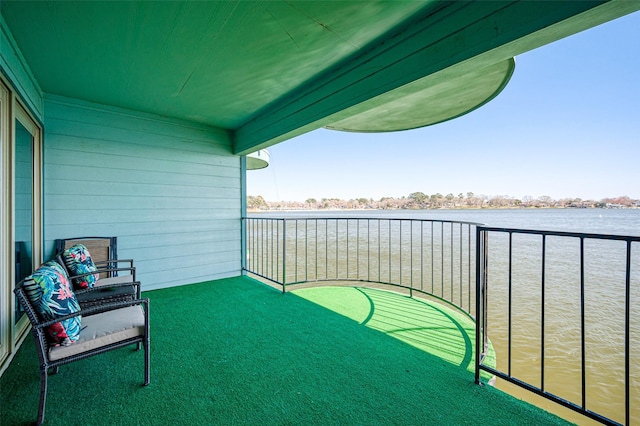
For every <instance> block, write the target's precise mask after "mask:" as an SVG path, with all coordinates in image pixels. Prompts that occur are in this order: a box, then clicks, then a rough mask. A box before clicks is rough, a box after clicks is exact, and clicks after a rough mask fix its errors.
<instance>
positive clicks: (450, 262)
mask: <svg viewBox="0 0 640 426" xmlns="http://www.w3.org/2000/svg"><path fill="white" fill-rule="evenodd" d="M449 232H450V234H451V235H450V237H451V244H450V247H449V250H450V251H451V252H450V256H449V269H450V272H451V279H450V280H449V287H450V290H451V291H450V294H451V295H450V299H449V301H450V302H451V303H453V299H454V298H453V222H451V223H450V231H449Z"/></svg>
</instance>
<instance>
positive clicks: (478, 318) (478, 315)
mask: <svg viewBox="0 0 640 426" xmlns="http://www.w3.org/2000/svg"><path fill="white" fill-rule="evenodd" d="M431 227H432V229H433V222H431ZM432 235H433V233H432ZM482 237H483V233H482V229H481V228H480V227H476V241H477V242H478V243H479V242H480V241H481V238H482ZM481 261H482V251H481V250H476V357H475V367H476V368H475V382H476V384H478V385H479V384H481V383H480V363H481V362H482V354H481V351H480V341H481V325H482V321H483V319H482V314H481V312H482V306H481V305H480V304H481V300H482V298H481V297H480V295H481V294H482V288H483V283H481V279H480V274H481V271H482V270H483V269H484V268H483V269H481V267H480V262H481Z"/></svg>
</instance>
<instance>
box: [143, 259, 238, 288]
mask: <svg viewBox="0 0 640 426" xmlns="http://www.w3.org/2000/svg"><path fill="white" fill-rule="evenodd" d="M234 263H235V262H227V263H222V264H218V267H217V268H216V269H215V270H211V269H208V268H202V270H201V274H199V275H194V276H191V277H189V279H188V280H187V279H184V277H181V276H180V275H179V271H175V272H174V273H171V274H153V275H145V276H144V277H143V280H142V281H141V283H142V287H143V288H144V289H145V290H159V289H162V288H167V287H175V286H176V285H188V284H197V283H201V282H204V281H213V280H219V279H223V278H230V277H237V276H239V275H240V274H241V272H242V271H241V270H240V269H238V268H236V267H234ZM145 283H146V284H145ZM176 283H178V284H176ZM143 296H144V295H143Z"/></svg>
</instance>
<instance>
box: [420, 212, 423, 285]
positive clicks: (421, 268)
mask: <svg viewBox="0 0 640 426" xmlns="http://www.w3.org/2000/svg"><path fill="white" fill-rule="evenodd" d="M420 291H424V220H421V221H420Z"/></svg>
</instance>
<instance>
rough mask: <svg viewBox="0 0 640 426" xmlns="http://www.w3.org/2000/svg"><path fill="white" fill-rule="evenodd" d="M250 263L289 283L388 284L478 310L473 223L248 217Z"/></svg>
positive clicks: (254, 268) (253, 269)
mask: <svg viewBox="0 0 640 426" xmlns="http://www.w3.org/2000/svg"><path fill="white" fill-rule="evenodd" d="M244 221H245V224H244V225H245V232H246V247H247V259H246V262H245V263H246V264H245V266H244V269H245V270H246V271H247V272H250V273H252V274H255V275H257V276H259V277H262V278H265V279H268V280H270V281H272V282H273V283H276V284H279V285H281V286H282V290H283V291H286V288H287V287H288V286H291V285H295V284H300V283H307V282H318V281H360V282H372V283H381V284H387V285H392V286H398V287H402V288H405V289H408V290H409V292H410V294H413V292H414V291H417V292H421V293H424V294H428V295H431V296H433V297H435V298H438V299H440V300H442V301H445V302H447V303H449V304H452V305H454V306H456V307H458V308H460V309H461V310H462V311H464V312H465V313H467V314H468V315H470V316H472V317H473V316H474V315H475V312H474V310H475V288H474V287H475V281H476V280H475V273H476V268H475V265H474V262H475V259H476V255H475V248H476V243H475V236H476V232H475V227H476V226H477V225H478V224H477V223H473V222H459V221H445V220H419V219H386V218H385V219H380V218H298V219H293V218H292V219H281V218H245V219H244Z"/></svg>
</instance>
